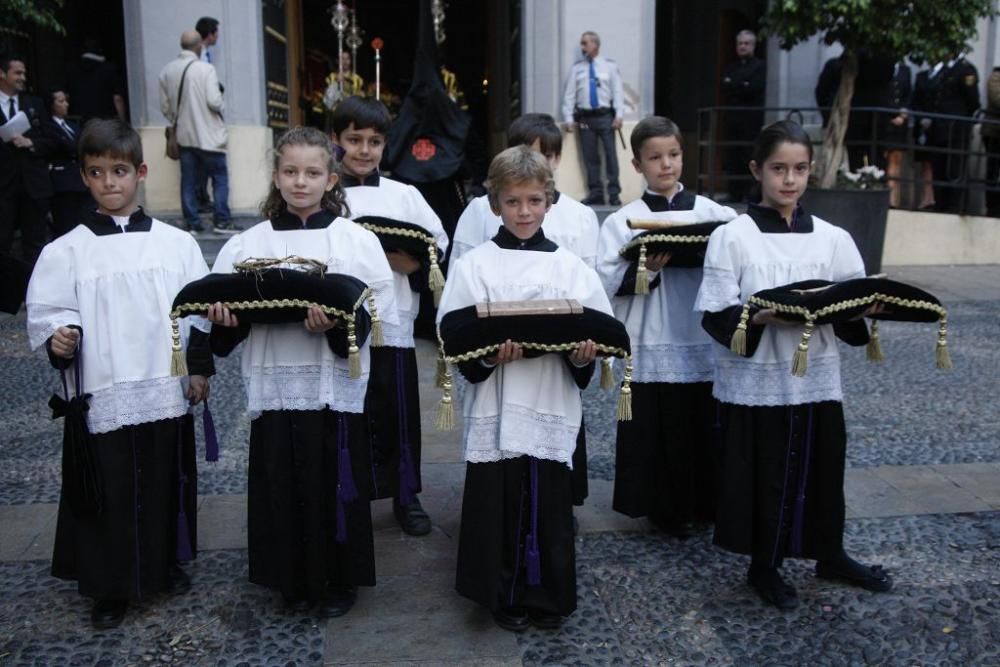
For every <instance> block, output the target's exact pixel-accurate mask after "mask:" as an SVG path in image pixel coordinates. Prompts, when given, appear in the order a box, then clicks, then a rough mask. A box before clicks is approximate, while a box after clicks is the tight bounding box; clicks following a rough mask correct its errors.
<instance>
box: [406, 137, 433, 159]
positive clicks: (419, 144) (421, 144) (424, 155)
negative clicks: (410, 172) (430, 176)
mask: <svg viewBox="0 0 1000 667" xmlns="http://www.w3.org/2000/svg"><path fill="white" fill-rule="evenodd" d="M410 152H411V153H413V157H415V158H417V160H418V161H420V162H427V161H428V160H430V159H431V158H432V157H434V155H435V154H436V153H437V146H435V145H434V143H433V142H432V141H431V140H430V139H428V138H427V137H420V138H419V139H417V140H416V141H415V142H413V147H412V148H411V149H410Z"/></svg>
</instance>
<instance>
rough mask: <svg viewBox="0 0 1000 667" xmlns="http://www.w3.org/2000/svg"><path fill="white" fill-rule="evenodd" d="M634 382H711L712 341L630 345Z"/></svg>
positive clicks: (712, 369)
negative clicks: (703, 342) (683, 343)
mask: <svg viewBox="0 0 1000 667" xmlns="http://www.w3.org/2000/svg"><path fill="white" fill-rule="evenodd" d="M632 367H633V370H632V380H633V381H634V382H670V383H688V382H711V381H712V378H713V377H714V374H715V355H714V354H713V351H712V344H711V343H707V344H705V345H673V344H670V343H661V344H657V345H635V346H633V348H632Z"/></svg>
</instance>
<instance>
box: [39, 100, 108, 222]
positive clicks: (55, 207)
mask: <svg viewBox="0 0 1000 667" xmlns="http://www.w3.org/2000/svg"><path fill="white" fill-rule="evenodd" d="M45 101H46V102H47V105H48V109H47V110H48V112H49V114H50V115H49V117H48V118H46V119H45V120H44V121H43V122H42V131H43V132H44V133H45V136H47V137H48V138H49V143H50V146H49V147H48V151H47V153H46V155H45V158H46V159H47V160H48V162H49V177H50V180H51V181H52V200H51V207H50V208H51V211H52V238H53V239H56V238H58V237H60V236H62V235H63V234H65V233H66V232H68V231H69V230H71V229H73V227H75V226H76V225H77V223H78V222H80V221H81V220H85V219H86V215H87V213H88V212H89V211H92V210H94V208H95V206H96V202H94V199H93V198H92V197H91V196H90V190H88V189H87V186H86V185H85V184H84V182H83V178H81V176H80V163H79V162H78V161H77V143H78V142H79V140H80V132H81V131H82V130H81V128H80V124H79V123H77V122H76V121H75V120H72V119H71V118H69V117H68V116H67V114H68V113H69V106H70V99H69V95H67V94H66V93H65V91H62V90H53V91H51V92H49V93H48V96H47V97H46V100H45Z"/></svg>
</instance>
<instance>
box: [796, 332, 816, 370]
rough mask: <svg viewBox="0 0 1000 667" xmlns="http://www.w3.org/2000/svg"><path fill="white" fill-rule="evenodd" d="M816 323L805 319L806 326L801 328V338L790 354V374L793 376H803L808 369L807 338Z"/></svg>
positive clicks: (809, 336) (810, 336) (810, 335)
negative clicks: (793, 352)
mask: <svg viewBox="0 0 1000 667" xmlns="http://www.w3.org/2000/svg"><path fill="white" fill-rule="evenodd" d="M815 326H816V324H815V322H813V320H806V327H805V329H803V330H802V340H800V341H799V346H798V348H796V350H795V354H794V355H793V356H792V375H794V376H795V377H799V378H800V377H805V375H806V371H808V370H809V339H810V338H812V332H813V327H815Z"/></svg>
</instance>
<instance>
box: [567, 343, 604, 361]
mask: <svg viewBox="0 0 1000 667" xmlns="http://www.w3.org/2000/svg"><path fill="white" fill-rule="evenodd" d="M596 358H597V345H595V344H594V341H592V340H590V339H587V340H585V341H583V342H582V343H580V344H579V345H577V347H576V349H575V350H573V352H572V353H570V355H569V360H570V362H572V364H573V365H574V366H580V367H581V368H582V367H583V366H586V365H587V364H589V363H590V362H592V361H594V359H596Z"/></svg>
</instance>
